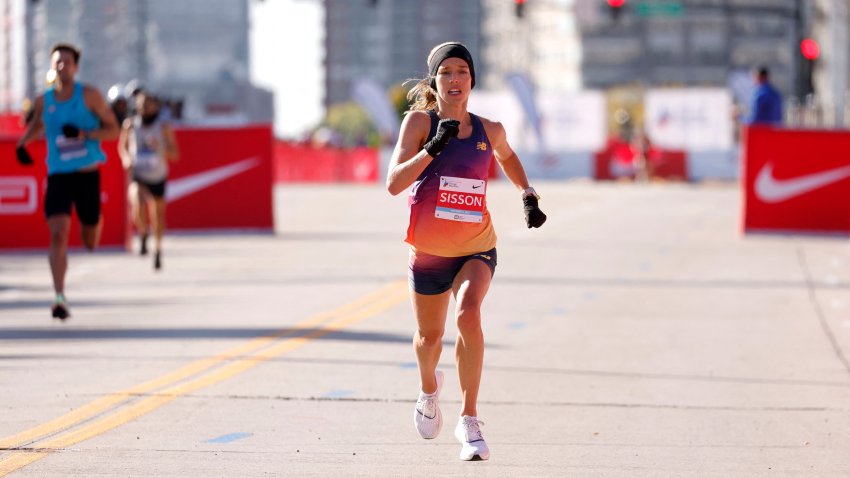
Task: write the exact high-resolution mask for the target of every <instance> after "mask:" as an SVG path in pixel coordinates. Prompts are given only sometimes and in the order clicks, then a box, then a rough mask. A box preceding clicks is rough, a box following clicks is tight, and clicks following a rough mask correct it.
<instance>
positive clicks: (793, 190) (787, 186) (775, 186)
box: [755, 163, 850, 203]
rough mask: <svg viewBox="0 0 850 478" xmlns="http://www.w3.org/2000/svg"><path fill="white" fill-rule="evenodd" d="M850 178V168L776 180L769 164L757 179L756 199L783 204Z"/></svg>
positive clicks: (845, 167)
mask: <svg viewBox="0 0 850 478" xmlns="http://www.w3.org/2000/svg"><path fill="white" fill-rule="evenodd" d="M848 177H850V166H844V167H841V168H836V169H830V170H828V171H822V172H820V173H814V174H807V175H805V176H797V177H796V178H789V179H776V178H775V177H774V176H773V164H772V163H767V164H765V165H764V166H763V167H762V168H761V170H760V171H759V173H758V176H757V177H756V183H755V193H756V197H758V198H759V199H760V200H762V201H763V202H766V203H776V202H782V201H787V200H788V199H791V198H793V197H796V196H799V195H801V194H805V193H807V192H810V191H814V190H815V189H819V188H821V187H823V186H826V185H828V184H832V183H835V182H838V181H841V180H842V179H845V178H848Z"/></svg>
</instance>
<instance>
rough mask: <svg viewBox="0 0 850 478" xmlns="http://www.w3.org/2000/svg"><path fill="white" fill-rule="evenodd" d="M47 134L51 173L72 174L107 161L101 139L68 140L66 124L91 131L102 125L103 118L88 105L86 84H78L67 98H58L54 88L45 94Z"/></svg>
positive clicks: (48, 169)
mask: <svg viewBox="0 0 850 478" xmlns="http://www.w3.org/2000/svg"><path fill="white" fill-rule="evenodd" d="M42 119H43V120H44V137H45V138H46V140H47V175H48V176H50V175H52V174H61V173H72V172H74V171H78V170H80V169H83V168H86V167H88V166H91V165H93V164H97V163H102V162H105V161H106V155H105V154H104V153H103V150H102V149H100V141H99V140H94V139H86V140H83V139H68V138H66V137H65V135H64V134H62V126H63V125H66V124H71V125H74V126H76V127H77V128H80V129H81V130H85V131H90V130H93V129H97V128H99V127H100V119H99V118H98V117H97V116H95V115H94V113H92V112H91V110H89V109H88V108H87V107H86V103H85V101H84V100H83V85H82V84H80V83H74V94H73V95H71V98H70V99H68V100H67V101H57V100H56V95H55V93H54V90H53V88H51V89H49V90H47V91H46V92H45V93H44V111H43V112H42Z"/></svg>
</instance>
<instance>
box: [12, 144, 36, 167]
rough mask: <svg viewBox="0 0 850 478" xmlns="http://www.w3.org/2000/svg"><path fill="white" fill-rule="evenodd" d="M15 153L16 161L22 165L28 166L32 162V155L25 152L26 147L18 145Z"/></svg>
mask: <svg viewBox="0 0 850 478" xmlns="http://www.w3.org/2000/svg"><path fill="white" fill-rule="evenodd" d="M15 154H17V155H18V162H19V163H21V164H22V165H24V166H29V165H30V164H32V156H30V154H29V153H28V152H27V148H24V147H23V146H18V149H16V150H15Z"/></svg>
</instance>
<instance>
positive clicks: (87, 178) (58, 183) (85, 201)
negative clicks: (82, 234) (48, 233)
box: [44, 170, 100, 226]
mask: <svg viewBox="0 0 850 478" xmlns="http://www.w3.org/2000/svg"><path fill="white" fill-rule="evenodd" d="M72 205H73V209H75V210H76V211H77V217H78V218H80V223H81V224H84V225H86V226H94V225H96V224H97V223H98V222H99V221H100V171H97V170H95V171H85V172H73V173H60V174H52V175H50V176H48V177H47V191H46V192H45V193H44V216H45V217H48V218H49V217H50V216H54V215H56V214H68V215H70V214H71V209H72V207H71V206H72Z"/></svg>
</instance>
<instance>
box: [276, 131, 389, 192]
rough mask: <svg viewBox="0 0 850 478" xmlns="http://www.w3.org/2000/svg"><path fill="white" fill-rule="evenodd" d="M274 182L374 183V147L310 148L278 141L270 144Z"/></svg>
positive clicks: (376, 166) (376, 152) (375, 159)
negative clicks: (272, 155) (272, 145)
mask: <svg viewBox="0 0 850 478" xmlns="http://www.w3.org/2000/svg"><path fill="white" fill-rule="evenodd" d="M274 161H275V182H277V183H290V182H311V183H336V182H353V183H374V182H376V181H377V180H378V163H379V161H378V150H377V149H374V148H365V147H360V148H353V149H341V148H329V147H313V146H310V145H304V144H294V143H288V142H285V141H278V142H276V143H275V146H274Z"/></svg>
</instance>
